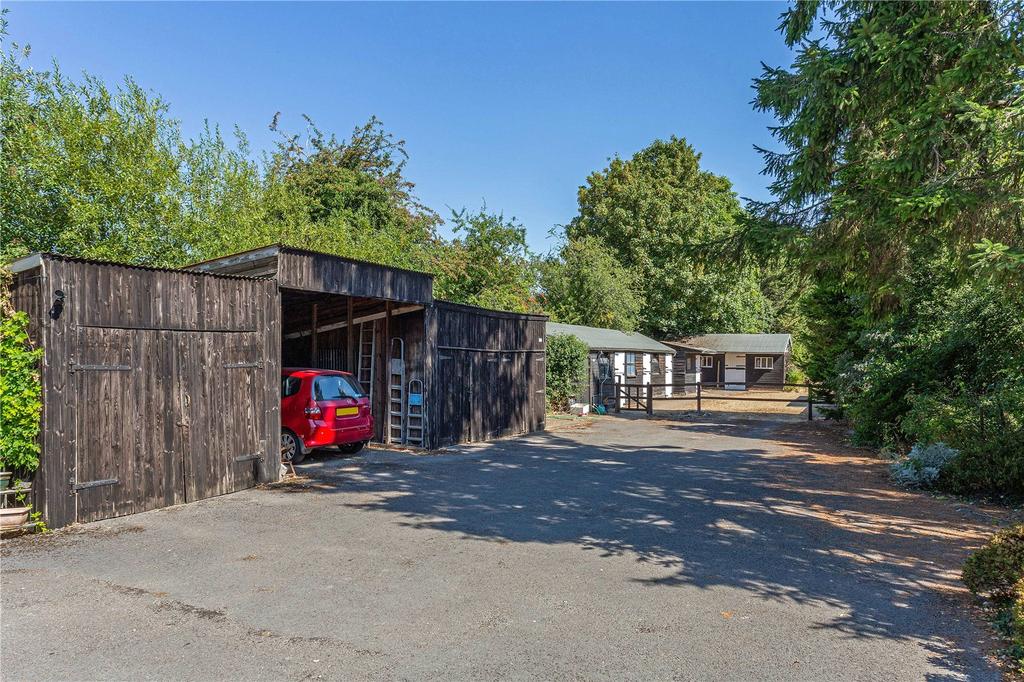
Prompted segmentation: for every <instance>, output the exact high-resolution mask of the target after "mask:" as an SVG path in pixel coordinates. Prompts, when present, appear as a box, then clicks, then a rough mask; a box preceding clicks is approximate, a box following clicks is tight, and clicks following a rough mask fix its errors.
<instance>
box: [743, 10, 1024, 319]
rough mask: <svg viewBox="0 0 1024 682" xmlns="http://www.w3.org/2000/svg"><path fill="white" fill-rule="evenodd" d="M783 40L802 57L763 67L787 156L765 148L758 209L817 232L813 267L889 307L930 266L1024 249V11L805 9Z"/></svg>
mask: <svg viewBox="0 0 1024 682" xmlns="http://www.w3.org/2000/svg"><path fill="white" fill-rule="evenodd" d="M781 30H782V32H783V33H784V35H785V38H786V43H787V45H789V46H790V47H793V48H795V49H796V50H797V56H796V59H795V61H794V63H793V65H792V67H791V68H788V69H786V68H775V67H765V69H764V73H763V74H762V76H761V77H760V78H758V79H757V80H756V82H755V86H756V91H757V95H756V99H755V105H756V107H757V108H758V109H760V110H762V111H767V112H769V113H772V114H774V115H775V117H776V118H777V119H778V120H779V125H778V126H776V127H774V128H772V133H773V135H774V136H775V137H776V139H777V140H778V141H779V142H780V143H781V144H782V146H783V149H782V150H781V151H769V150H762V153H763V154H764V158H765V171H766V172H767V173H768V174H769V175H770V176H772V177H773V178H774V182H773V183H772V191H773V194H774V197H775V198H774V199H773V200H772V201H770V202H767V203H764V204H755V205H754V206H753V207H752V208H753V209H754V211H755V213H757V214H758V215H760V216H763V217H765V218H767V219H768V221H767V224H769V225H772V226H774V227H776V228H780V227H781V228H783V229H782V230H781V231H780V232H779V234H782V235H786V236H789V237H792V236H795V235H809V236H810V239H809V240H808V241H807V248H806V250H805V257H806V258H807V259H808V261H809V262H810V263H811V265H812V267H815V268H819V269H820V268H831V269H833V270H835V271H837V272H845V273H848V274H849V275H850V278H851V284H853V285H856V286H858V287H859V288H860V289H861V290H862V291H864V292H866V293H867V294H868V299H867V303H869V304H870V305H871V306H872V307H873V308H875V309H882V310H890V309H892V308H893V307H894V306H895V305H898V303H899V302H900V299H901V298H902V297H903V296H904V294H905V293H906V291H907V287H906V284H907V282H908V280H907V279H906V277H905V275H906V273H907V272H908V270H909V269H912V268H914V267H915V262H916V261H917V260H918V259H926V260H931V259H935V258H942V259H945V260H948V261H950V263H951V265H952V266H955V267H959V266H962V265H963V263H964V260H965V257H966V255H967V254H968V253H969V252H970V251H971V249H972V245H973V244H974V243H975V242H979V241H980V240H981V238H983V237H986V238H989V239H992V240H996V241H998V240H1003V241H1005V242H1007V244H1008V245H1009V247H1017V248H1018V249H1019V247H1020V246H1021V240H1022V236H1024V224H1022V219H1021V209H1022V206H1024V192H1022V177H1024V174H1022V172H1021V169H1022V168H1024V69H1022V67H1021V65H1022V64H1024V47H1022V46H1024V11H1022V4H1021V3H1020V2H1019V0H1010V1H1000V0H995V1H991V2H981V1H971V2H956V3H946V2H915V3H884V2H859V1H853V0H849V1H845V0H844V1H841V2H840V1H835V2H818V1H809V2H800V3H798V4H796V5H794V6H793V7H792V8H791V9H790V10H789V11H788V12H786V13H785V14H784V15H783V23H782V27H781ZM1009 247H1008V248H1009Z"/></svg>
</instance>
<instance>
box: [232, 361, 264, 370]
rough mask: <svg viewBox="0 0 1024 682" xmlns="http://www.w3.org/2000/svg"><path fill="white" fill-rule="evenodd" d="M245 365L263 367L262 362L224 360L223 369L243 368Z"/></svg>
mask: <svg viewBox="0 0 1024 682" xmlns="http://www.w3.org/2000/svg"><path fill="white" fill-rule="evenodd" d="M247 367H255V368H258V369H263V363H262V362H225V363H224V369H243V368H247Z"/></svg>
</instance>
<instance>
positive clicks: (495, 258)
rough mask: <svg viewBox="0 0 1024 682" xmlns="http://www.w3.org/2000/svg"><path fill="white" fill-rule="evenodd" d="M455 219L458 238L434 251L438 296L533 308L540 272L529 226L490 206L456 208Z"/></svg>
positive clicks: (515, 309) (508, 307) (523, 309)
mask: <svg viewBox="0 0 1024 682" xmlns="http://www.w3.org/2000/svg"><path fill="white" fill-rule="evenodd" d="M451 220H452V230H453V232H454V233H455V239H453V240H452V241H451V242H449V243H447V244H444V245H441V246H438V247H437V248H436V249H435V252H434V253H435V255H434V265H433V269H434V271H435V272H436V273H437V279H436V280H435V288H436V291H437V294H438V296H439V297H440V298H445V299H447V300H450V301H454V302H456V303H468V304H471V305H479V306H484V307H488V308H498V309H500V310H508V311H512V312H527V311H530V310H535V309H536V308H537V305H536V303H535V301H534V296H535V290H536V286H537V273H536V266H535V263H534V258H533V255H532V254H531V253H530V249H529V247H528V246H527V245H526V229H525V228H524V227H523V226H522V225H521V224H519V222H517V221H516V219H515V218H505V216H504V215H503V214H501V213H488V212H487V207H486V206H484V207H482V208H481V209H480V210H478V211H476V212H474V213H470V212H469V211H468V210H467V209H465V208H463V209H461V210H458V211H453V212H452V219H451Z"/></svg>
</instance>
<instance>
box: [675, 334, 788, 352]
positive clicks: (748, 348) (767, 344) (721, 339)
mask: <svg viewBox="0 0 1024 682" xmlns="http://www.w3.org/2000/svg"><path fill="white" fill-rule="evenodd" d="M791 340H792V337H791V336H790V335H789V334H703V335H701V336H688V337H686V338H682V339H678V340H676V341H666V342H665V343H668V344H671V345H673V346H682V347H684V348H693V349H695V350H702V351H713V352H715V353H786V352H788V351H789V346H790V343H791Z"/></svg>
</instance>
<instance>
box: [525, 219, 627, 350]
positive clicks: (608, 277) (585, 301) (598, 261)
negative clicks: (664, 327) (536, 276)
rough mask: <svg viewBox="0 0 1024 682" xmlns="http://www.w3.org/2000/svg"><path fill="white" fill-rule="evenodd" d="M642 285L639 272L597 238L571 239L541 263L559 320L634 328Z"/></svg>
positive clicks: (550, 306)
mask: <svg viewBox="0 0 1024 682" xmlns="http://www.w3.org/2000/svg"><path fill="white" fill-rule="evenodd" d="M638 288H639V287H638V285H637V281H636V276H635V275H634V274H633V273H632V272H630V271H629V270H627V269H626V268H624V267H623V266H622V265H621V264H620V263H619V262H618V261H616V260H615V257H614V256H613V255H612V254H611V253H610V252H609V250H608V249H607V248H605V246H604V245H603V244H602V243H601V240H600V239H598V238H597V237H580V238H579V239H575V240H570V241H566V242H564V243H563V244H562V247H561V248H560V249H559V251H558V253H557V254H554V255H551V256H549V257H547V258H545V259H544V261H543V262H542V263H541V289H542V291H543V304H544V310H545V311H546V312H547V313H548V314H549V315H551V317H552V319H554V320H556V321H558V322H567V323H569V324H583V325H589V326H592V327H607V328H609V329H621V330H622V331H633V330H634V329H636V325H637V319H638V318H639V315H640V302H641V297H640V295H639V293H637V290H638Z"/></svg>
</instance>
